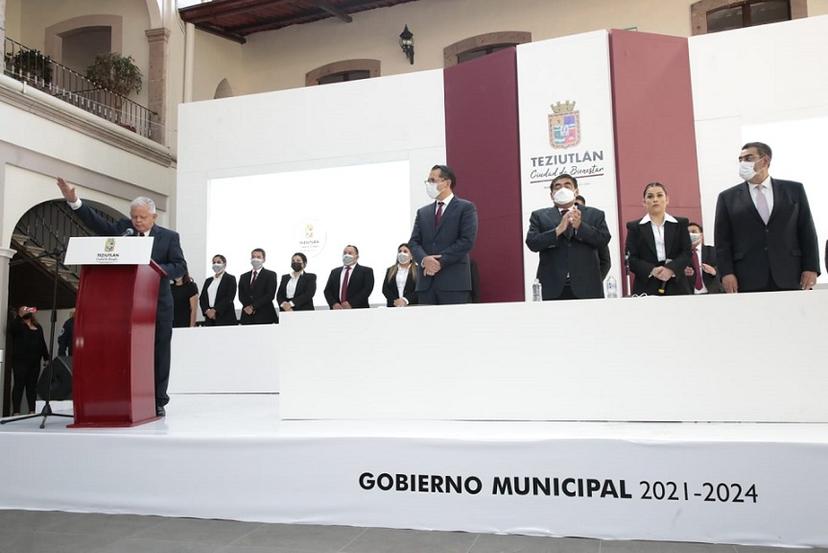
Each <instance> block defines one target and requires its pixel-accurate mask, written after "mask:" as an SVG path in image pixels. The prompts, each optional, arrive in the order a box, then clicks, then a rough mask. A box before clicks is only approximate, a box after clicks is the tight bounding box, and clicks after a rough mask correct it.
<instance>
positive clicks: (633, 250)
mask: <svg viewBox="0 0 828 553" xmlns="http://www.w3.org/2000/svg"><path fill="white" fill-rule="evenodd" d="M675 219H676V221H677V222H675V223H671V222H670V221H665V222H664V250H665V253H666V254H667V259H669V260H670V261H668V262H667V263H661V262H659V261H658V255H657V254H656V247H655V237H654V236H653V229H652V227H651V226H650V223H649V222H646V223H641V222H640V220H636V221H630V222H628V223H627V253H628V256H629V263H630V270H631V271H632V272H633V274H634V275H635V283H634V284H633V290H632V291H633V294H642V293H646V294H647V295H648V296H661V295H666V296H677V295H683V294H692V293H693V290H692V289H691V288H690V285H689V284H688V282H687V277H685V276H684V268H685V267H687V266H688V265H690V255H691V253H690V248H691V245H690V233H689V232H688V231H687V224H688V221H687V219H685V218H684V217H676V218H675ZM659 265H664V266H665V267H668V268H669V269H671V270H672V271H673V272H674V273H675V277H673V278H671V279H670V280H668V281H667V282H666V283H664V294H659V292H658V290H659V288H661V286H662V282H661V281H660V280H658V279H657V278H650V271H652V270H653V268H655V267H657V266H659Z"/></svg>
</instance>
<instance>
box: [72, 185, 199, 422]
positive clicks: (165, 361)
mask: <svg viewBox="0 0 828 553" xmlns="http://www.w3.org/2000/svg"><path fill="white" fill-rule="evenodd" d="M57 185H58V188H59V189H60V193H61V194H62V195H63V198H64V199H65V200H66V203H68V204H69V207H71V208H72V209H73V210H74V212H75V215H77V216H78V217H79V218H80V219H81V220H82V221H83V222H84V224H86V226H87V227H89V228H90V229H92V231H93V232H95V233H97V234H100V235H102V236H124V235H125V234H129V235H130V236H135V237H137V238H140V237H152V238H153V239H154V240H153V242H152V253H151V254H150V257H151V258H152V260H153V261H155V262H156V263H157V264H158V265H159V266H160V267H161V268H162V269H163V270H164V271H165V272H166V273H167V274H166V276H165V277H163V284H162V285H161V286H160V288H159V290H158V308H157V309H156V312H155V412H156V414H157V415H158V416H159V417H163V416H165V415H166V409H165V407H164V406H165V405H167V403H168V402H169V401H170V397H169V396H168V395H167V385H168V383H169V380H170V350H171V346H170V344H171V342H172V328H173V327H172V324H173V296H172V291H171V290H170V287H169V285H167V284H166V283H167V281H168V280H172V279H176V278H180V277H182V276H184V273H186V272H187V262H186V261H185V260H184V252H182V251H181V239H180V237H179V236H178V233H177V232H175V231H174V230H170V229H167V228H164V227H161V226H159V225H156V224H155V220H156V219H157V218H158V214H157V213H156V210H155V202H154V201H153V200H152V199H151V198H146V197H143V196H141V197H138V198H135V199H134V200H132V203H131V204H130V206H129V219H126V218H125V219H119V220H117V221H115V222H114V223H113V222H110V221H108V220H106V219H104V218H103V217H101V216H100V214H98V212H97V211H95V210H94V209H92V208H91V207H89V206H88V205H86V204H85V203H83V202H82V201H81V199H80V198H79V197H78V193H77V191H76V190H75V187H74V186H71V185H70V184H68V183H67V182H66V181H65V180H63V179H62V178H58V179H57ZM161 279H162V277H159V280H161Z"/></svg>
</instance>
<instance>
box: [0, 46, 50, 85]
mask: <svg viewBox="0 0 828 553" xmlns="http://www.w3.org/2000/svg"><path fill="white" fill-rule="evenodd" d="M6 67H7V71H10V72H11V74H12V76H13V77H15V78H17V79H19V80H21V81H26V82H28V83H30V84H33V85H34V86H37V87H43V88H46V87H48V85H49V84H51V82H52V58H50V57H49V56H47V55H45V54H44V53H43V52H41V51H39V50H20V51H19V52H17V53H16V54H14V55H13V56H8V58H7V59H6Z"/></svg>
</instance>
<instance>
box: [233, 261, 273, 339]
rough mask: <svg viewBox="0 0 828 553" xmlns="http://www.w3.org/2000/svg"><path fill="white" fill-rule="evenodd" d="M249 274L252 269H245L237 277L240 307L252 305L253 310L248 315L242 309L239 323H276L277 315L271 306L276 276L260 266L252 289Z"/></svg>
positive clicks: (251, 274) (250, 274) (251, 272)
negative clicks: (244, 271) (245, 270)
mask: <svg viewBox="0 0 828 553" xmlns="http://www.w3.org/2000/svg"><path fill="white" fill-rule="evenodd" d="M251 276H253V271H247V272H246V273H244V274H243V275H242V276H240V277H239V301H240V302H241V304H242V308H244V307H245V306H248V305H252V306H253V309H254V312H253V314H252V315H248V314H247V313H245V312H244V310H243V309H242V313H241V318H240V319H239V323H241V324H243V325H259V324H273V323H278V322H279V315H278V314H277V313H276V308H275V307H274V306H273V298H274V297H276V281H277V279H278V276H277V275H276V273H274V272H273V271H270V270H268V269H265V268H264V267H262V268H261V269H260V270H259V275H258V276H257V277H256V282H254V283H253V288H252V289H251V288H250V277H251Z"/></svg>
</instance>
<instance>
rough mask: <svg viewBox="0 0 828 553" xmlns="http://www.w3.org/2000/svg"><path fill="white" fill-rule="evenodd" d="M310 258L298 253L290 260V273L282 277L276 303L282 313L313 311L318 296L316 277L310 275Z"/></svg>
mask: <svg viewBox="0 0 828 553" xmlns="http://www.w3.org/2000/svg"><path fill="white" fill-rule="evenodd" d="M307 266H308V256H306V255H305V254H303V253H302V252H296V253H295V254H293V255H292V256H291V258H290V273H289V274H286V275H283V276H282V281H281V282H280V283H279V290H278V291H277V292H276V303H278V304H279V309H280V310H281V311H313V310H314V309H315V308H314V306H313V297H314V296H315V295H316V275H315V274H313V273H308V272H306V271H305V268H306V267H307Z"/></svg>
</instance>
